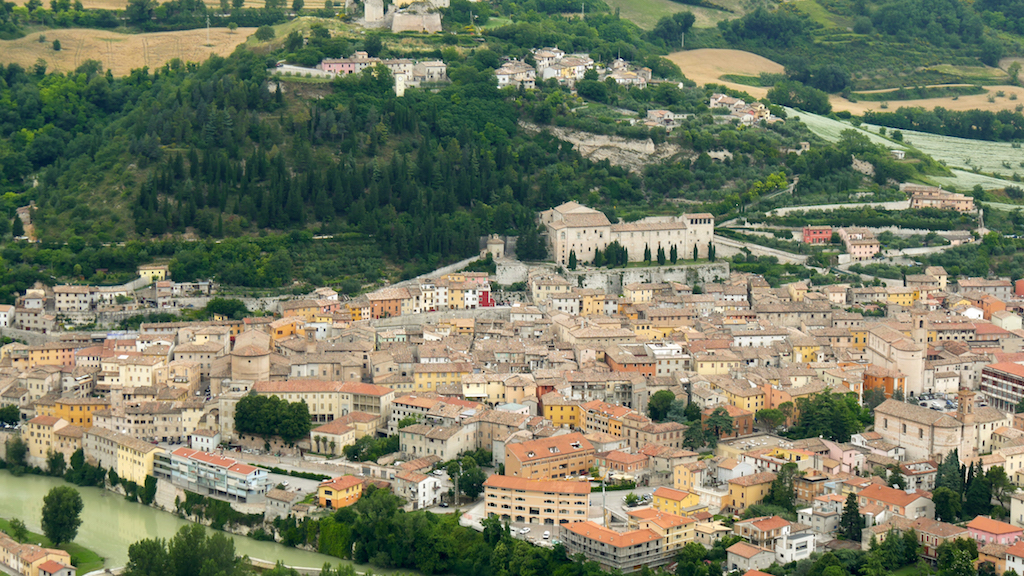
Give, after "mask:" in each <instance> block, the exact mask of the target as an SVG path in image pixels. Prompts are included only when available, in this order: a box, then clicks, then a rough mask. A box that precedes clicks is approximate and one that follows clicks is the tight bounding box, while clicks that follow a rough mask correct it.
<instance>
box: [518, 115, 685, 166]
mask: <svg viewBox="0 0 1024 576" xmlns="http://www.w3.org/2000/svg"><path fill="white" fill-rule="evenodd" d="M519 124H520V126H522V127H523V128H524V129H525V130H527V131H530V132H541V131H543V130H547V131H548V132H550V133H551V134H553V135H554V136H555V137H556V138H558V139H559V140H563V141H565V142H568V143H570V144H572V145H573V146H574V147H575V148H576V150H577V151H579V153H580V154H581V155H582V156H583V157H584V158H587V159H589V160H593V161H595V162H598V161H601V160H608V162H610V163H611V164H614V165H615V166H622V167H625V168H628V169H629V170H633V171H635V172H639V171H640V170H641V169H643V167H644V166H646V165H647V164H654V163H657V162H661V161H662V160H668V159H669V158H673V157H675V156H678V155H680V154H682V153H683V149H682V148H681V147H680V146H679V145H677V144H669V143H667V142H665V143H662V144H655V143H654V141H653V140H651V139H650V138H647V139H646V140H634V139H631V138H623V137H621V136H604V135H601V134H592V133H590V132H583V131H580V130H574V129H572V128H560V127H557V126H543V127H542V126H538V125H536V124H533V123H531V122H520V123H519Z"/></svg>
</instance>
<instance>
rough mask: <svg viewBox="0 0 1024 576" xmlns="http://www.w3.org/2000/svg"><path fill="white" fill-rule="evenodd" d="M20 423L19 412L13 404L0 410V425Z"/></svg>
mask: <svg viewBox="0 0 1024 576" xmlns="http://www.w3.org/2000/svg"><path fill="white" fill-rule="evenodd" d="M20 421H21V410H19V409H18V407H17V406H15V405H14V404H8V405H7V406H4V407H3V408H0V424H11V425H14V424H17V423H18V422H20Z"/></svg>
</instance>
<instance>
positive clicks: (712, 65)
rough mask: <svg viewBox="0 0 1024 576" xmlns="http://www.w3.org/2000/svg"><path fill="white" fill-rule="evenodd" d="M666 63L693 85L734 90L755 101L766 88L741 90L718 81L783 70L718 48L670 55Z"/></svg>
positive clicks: (749, 55)
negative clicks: (721, 86)
mask: <svg viewBox="0 0 1024 576" xmlns="http://www.w3.org/2000/svg"><path fill="white" fill-rule="evenodd" d="M668 59H669V60H671V61H672V62H675V64H676V65H677V66H679V69H680V70H682V72H683V75H684V76H686V77H687V78H689V79H690V80H693V81H694V82H696V83H697V84H700V85H704V84H723V85H725V86H728V87H729V88H732V89H734V90H742V91H744V92H746V93H747V94H750V95H751V96H753V97H755V98H764V97H765V95H766V94H768V89H767V88H758V87H756V86H744V85H742V84H735V83H733V82H726V81H724V80H722V79H721V76H723V75H725V74H739V75H742V76H757V75H758V74H760V73H762V72H768V73H772V74H781V73H783V72H785V69H784V68H783V67H782V65H781V64H777V63H775V62H772V61H771V60H769V59H767V58H764V57H761V56H758V55H757V54H753V53H750V52H744V51H743V50H724V49H718V48H702V49H700V50H687V51H684V52H673V53H672V54H669V55H668Z"/></svg>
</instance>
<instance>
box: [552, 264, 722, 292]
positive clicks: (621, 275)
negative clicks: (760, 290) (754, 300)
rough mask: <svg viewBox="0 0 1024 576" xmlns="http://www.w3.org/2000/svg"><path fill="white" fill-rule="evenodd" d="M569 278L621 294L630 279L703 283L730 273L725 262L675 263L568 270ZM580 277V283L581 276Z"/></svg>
mask: <svg viewBox="0 0 1024 576" xmlns="http://www.w3.org/2000/svg"><path fill="white" fill-rule="evenodd" d="M565 275H566V277H567V279H568V280H569V282H570V283H571V284H573V285H576V286H582V287H583V288H592V289H596V290H603V291H605V292H606V293H608V294H622V287H623V286H625V285H628V284H633V283H637V282H639V283H647V282H682V283H684V284H689V285H691V286H692V285H694V284H705V283H708V282H719V281H721V280H723V279H725V278H728V277H729V263H728V262H713V263H711V262H709V263H705V264H695V265H684V264H677V265H675V266H650V267H647V268H625V269H620V268H613V269H610V270H606V269H598V270H576V271H571V270H567V271H566V272H565ZM581 278H582V283H581V281H580V279H581Z"/></svg>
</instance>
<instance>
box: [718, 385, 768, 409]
mask: <svg viewBox="0 0 1024 576" xmlns="http://www.w3.org/2000/svg"><path fill="white" fill-rule="evenodd" d="M720 388H721V390H722V392H723V393H724V395H725V398H726V400H728V401H729V404H732V405H733V406H735V407H737V408H739V409H741V410H746V411H747V412H754V413H756V412H757V411H758V410H761V409H764V408H766V407H767V406H765V395H764V388H740V387H733V386H721V387H720Z"/></svg>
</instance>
